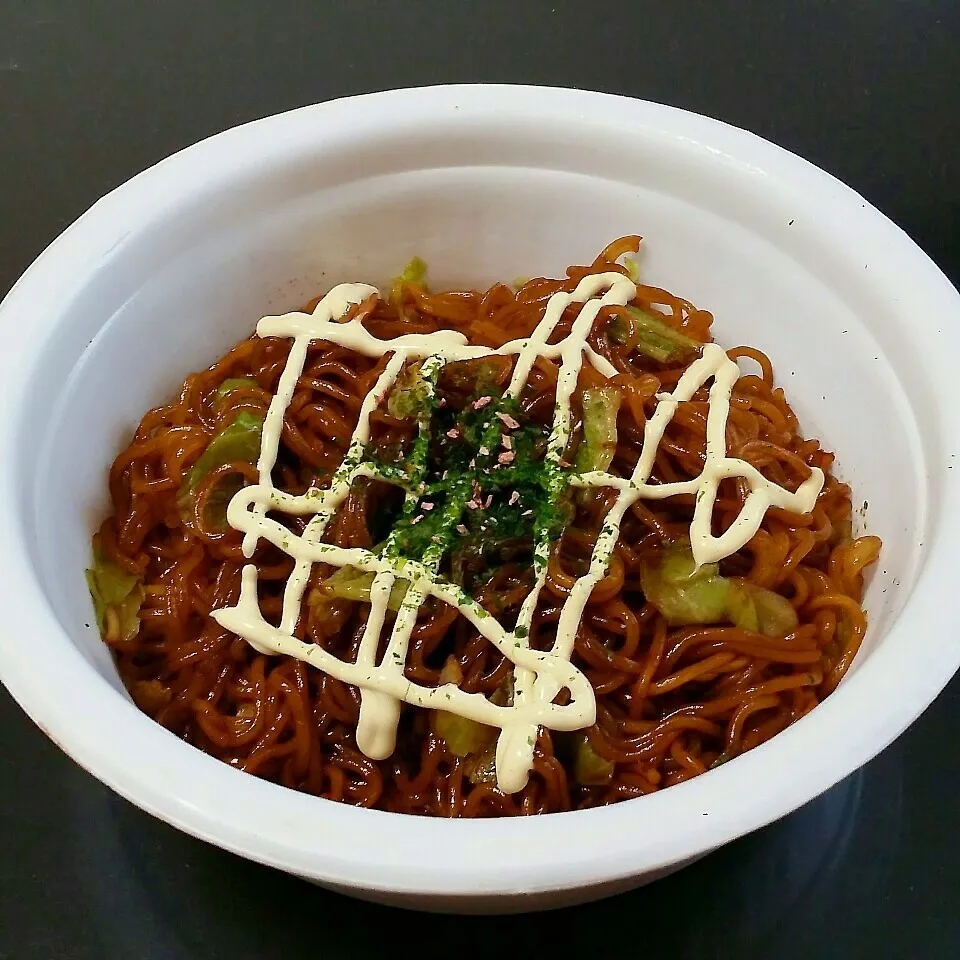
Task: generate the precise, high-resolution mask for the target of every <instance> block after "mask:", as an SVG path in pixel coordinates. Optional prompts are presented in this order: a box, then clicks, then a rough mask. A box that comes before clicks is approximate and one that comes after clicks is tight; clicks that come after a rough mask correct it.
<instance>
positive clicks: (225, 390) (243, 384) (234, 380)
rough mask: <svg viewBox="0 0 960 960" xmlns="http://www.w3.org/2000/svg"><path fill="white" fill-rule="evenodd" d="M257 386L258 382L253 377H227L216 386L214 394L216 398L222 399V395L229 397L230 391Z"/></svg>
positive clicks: (234, 391)
mask: <svg viewBox="0 0 960 960" xmlns="http://www.w3.org/2000/svg"><path fill="white" fill-rule="evenodd" d="M259 386H260V384H259V383H257V381H256V380H254V379H253V377H228V378H227V379H226V380H224V381H223V383H221V384H220V386H219V387H217V389H216V391H215V392H214V395H215V396H216V398H217V400H223V399H224V397H229V396H230V394H231V393H236V392H237V391H238V390H250V389H253V388H254V387H257V388H259Z"/></svg>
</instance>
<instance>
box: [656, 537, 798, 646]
mask: <svg viewBox="0 0 960 960" xmlns="http://www.w3.org/2000/svg"><path fill="white" fill-rule="evenodd" d="M640 583H641V585H642V587H643V592H644V594H645V596H646V598H647V600H649V601H650V603H652V604H653V605H654V606H655V607H656V608H657V609H658V610H659V611H660V613H662V614H663V617H664V619H665V620H666V621H667V623H669V624H670V625H671V626H675V627H679V626H684V625H687V624H695V623H701V624H703V623H732V624H734V626H737V627H740V628H741V629H743V630H750V631H752V632H753V633H762V634H764V635H765V636H768V637H784V636H786V635H787V634H788V633H791V632H792V631H793V630H795V629H796V627H797V623H798V622H799V621H798V620H797V612H796V610H794V608H793V604H791V603H790V601H789V600H787V599H786V597H781V596H780V594H779V593H774V592H773V591H772V590H767V589H765V588H764V587H758V586H756V584H753V583H749V582H748V581H746V580H742V579H740V578H736V577H722V576H720V568H719V567H718V566H717V564H715V563H705V564H703V566H701V567H700V569H699V570H698V569H697V567H696V563H695V561H694V559H693V553H692V552H691V550H690V544H689V543H688V542H687V541H686V540H678V541H676V542H674V543H670V544H667V545H666V546H665V547H664V548H663V549H662V550H661V552H660V553H659V555H658V556H657V557H656V558H655V559H652V560H648V561H645V562H644V563H643V565H642V566H641V568H640Z"/></svg>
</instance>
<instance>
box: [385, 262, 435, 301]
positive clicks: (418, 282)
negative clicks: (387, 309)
mask: <svg viewBox="0 0 960 960" xmlns="http://www.w3.org/2000/svg"><path fill="white" fill-rule="evenodd" d="M408 283H410V284H413V285H415V286H418V287H420V288H421V289H422V290H425V291H426V290H428V289H429V288H428V287H427V265H426V263H425V262H424V261H423V260H421V259H420V258H419V257H414V258H413V259H412V260H411V261H410V262H409V263H408V264H407V265H406V266H405V267H404V268H403V272H402V273H401V274H400V276H398V277H394V278H393V286H392V289H391V291H390V299H391V300H399V299H400V296H401V294H402V293H403V287H404V286H405V285H406V284H408Z"/></svg>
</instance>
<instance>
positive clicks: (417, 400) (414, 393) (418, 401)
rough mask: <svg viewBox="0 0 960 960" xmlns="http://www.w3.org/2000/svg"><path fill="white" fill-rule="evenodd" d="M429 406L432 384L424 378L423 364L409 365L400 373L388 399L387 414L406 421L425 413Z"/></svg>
mask: <svg viewBox="0 0 960 960" xmlns="http://www.w3.org/2000/svg"><path fill="white" fill-rule="evenodd" d="M429 405H430V384H429V383H428V382H427V381H426V380H425V379H424V378H423V374H422V373H421V364H420V363H411V364H408V365H407V366H405V367H404V368H403V369H402V370H401V371H400V375H399V376H398V377H397V379H396V381H395V383H394V385H393V389H392V390H391V391H390V396H389V397H387V413H389V414H390V416H391V417H396V418H397V419H398V420H404V419H406V418H407V417H417V416H419V415H420V414H422V413H425V412H426V411H427V410H428V409H429Z"/></svg>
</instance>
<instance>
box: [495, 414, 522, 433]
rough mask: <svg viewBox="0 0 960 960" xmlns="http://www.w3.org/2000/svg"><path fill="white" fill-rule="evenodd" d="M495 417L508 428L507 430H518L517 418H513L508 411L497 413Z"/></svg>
mask: <svg viewBox="0 0 960 960" xmlns="http://www.w3.org/2000/svg"><path fill="white" fill-rule="evenodd" d="M497 419H498V420H499V421H500V422H501V423H502V424H503V425H504V426H505V427H506V428H507V429H508V430H518V429H519V428H520V424H519V422H518V421H517V420H514V418H513V417H511V416H510V414H509V413H498V414H497Z"/></svg>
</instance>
